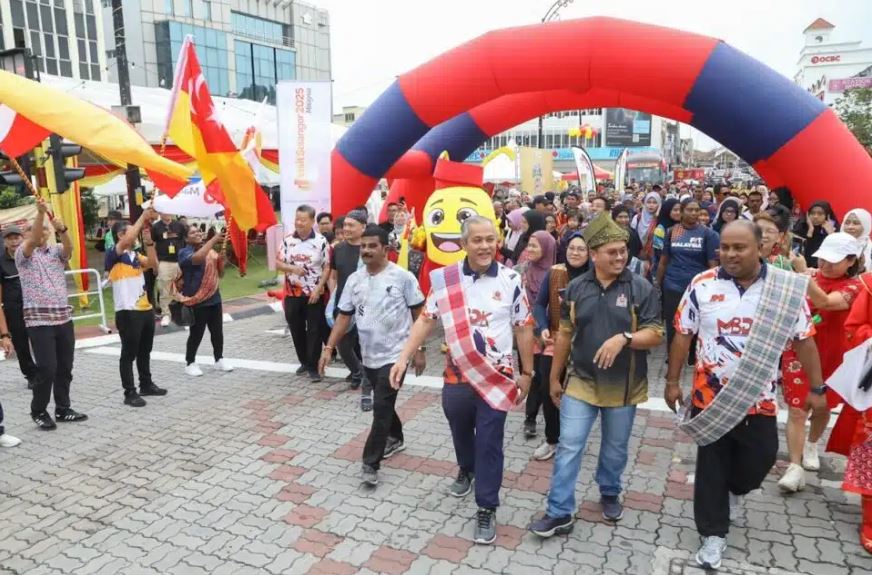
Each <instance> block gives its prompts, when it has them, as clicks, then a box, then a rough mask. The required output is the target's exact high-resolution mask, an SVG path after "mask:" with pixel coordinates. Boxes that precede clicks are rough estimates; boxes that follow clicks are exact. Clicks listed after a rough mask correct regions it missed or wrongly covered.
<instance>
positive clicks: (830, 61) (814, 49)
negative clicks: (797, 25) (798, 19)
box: [794, 18, 872, 106]
mask: <svg viewBox="0 0 872 575" xmlns="http://www.w3.org/2000/svg"><path fill="white" fill-rule="evenodd" d="M835 29H836V27H835V26H834V25H833V24H831V23H830V22H827V21H826V20H824V19H823V18H818V19H817V20H815V21H814V22H812V23H811V24H810V25H809V26H808V27H807V28H806V29H805V30H803V36H804V37H805V43H804V45H803V47H802V50H801V51H800V53H799V61H798V62H797V68H798V69H797V72H796V74H795V75H794V81H795V82H796V83H797V84H799V85H800V86H802V87H803V88H805V89H806V90H808V91H809V92H810V93H811V94H812V95H813V96H815V97H816V98H818V99H820V100H821V101H823V102H824V103H825V104H827V105H828V106H832V105H833V104H834V103H835V102H836V100H837V99H839V98H841V97H842V95H843V94H844V92H845V90H846V89H850V88H872V46H864V45H863V43H862V42H861V41H852V42H844V41H839V40H838V39H837V38H834V37H833V36H834V31H835Z"/></svg>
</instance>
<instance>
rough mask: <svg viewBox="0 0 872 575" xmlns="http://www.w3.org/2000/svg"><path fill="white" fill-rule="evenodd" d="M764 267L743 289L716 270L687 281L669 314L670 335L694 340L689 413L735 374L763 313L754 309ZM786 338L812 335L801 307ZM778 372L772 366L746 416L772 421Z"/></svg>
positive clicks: (706, 402) (808, 316)
mask: <svg viewBox="0 0 872 575" xmlns="http://www.w3.org/2000/svg"><path fill="white" fill-rule="evenodd" d="M768 267H769V266H768V265H767V264H765V263H764V264H762V265H761V266H760V275H759V276H758V277H757V280H756V281H755V282H754V283H753V284H751V285H750V286H749V287H748V288H747V289H745V288H743V287H742V286H740V285H739V284H738V283H737V282H736V280H735V279H734V278H733V277H732V276H730V275H729V274H728V273H727V272H726V270H724V269H723V268H720V267H717V268H713V269H710V270H707V271H705V272H703V273H701V274H699V275H697V276H696V277H695V278H693V281H692V282H691V283H690V286H688V288H687V291H685V292H684V297H682V299H681V303H680V304H679V305H678V311H676V313H675V329H676V330H677V331H679V332H680V333H683V334H686V335H690V334H697V336H698V337H699V340H698V343H697V346H696V370H695V374H694V378H693V390H692V392H691V393H692V396H691V399H692V401H693V406H694V407H695V408H697V409H704V408H705V407H707V406H708V405H709V404H710V403H711V402H712V400H713V399H714V397H715V396H716V395H717V394H718V392H719V391H720V390H721V389H722V388H723V387H724V386H725V385H728V384H729V381H730V378H732V377H733V374H734V373H735V372H736V367H737V366H738V363H739V359H740V358H741V357H742V352H743V351H744V349H745V344H746V343H747V341H748V335H749V333H750V332H751V327H752V326H753V325H754V320H755V318H756V317H757V314H759V313H766V310H758V307H759V305H760V298H761V296H762V295H763V285H764V283H765V279H766V274H767V270H768ZM792 332H793V338H794V339H795V340H803V339H806V338H809V337H812V336H813V335H814V334H815V328H814V324H813V323H812V321H811V313H810V312H809V309H808V305H807V304H806V303H805V302H803V304H802V307H801V308H800V309H798V310H797V317H796V322H795V323H794V326H793V330H792ZM778 368H779V365H778V363H776V364H774V365H773V366H772V374H771V375H770V376H769V378H768V380H767V382H766V385H765V386H764V389H763V391H762V393H761V394H760V397H759V398H758V399H757V402H756V404H755V405H753V406H752V407H751V409H750V410H749V411H748V413H749V414H750V415H775V414H776V412H777V411H778V400H777V398H776V395H775V386H776V382H777V379H778Z"/></svg>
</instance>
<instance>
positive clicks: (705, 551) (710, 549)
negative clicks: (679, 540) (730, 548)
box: [696, 535, 727, 569]
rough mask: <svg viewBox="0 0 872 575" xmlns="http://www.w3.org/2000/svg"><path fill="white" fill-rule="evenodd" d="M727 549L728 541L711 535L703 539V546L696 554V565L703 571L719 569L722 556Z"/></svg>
mask: <svg viewBox="0 0 872 575" xmlns="http://www.w3.org/2000/svg"><path fill="white" fill-rule="evenodd" d="M726 548H727V540H726V539H725V538H723V537H718V536H716V535H711V536H709V537H703V539H702V546H700V548H699V551H697V552H696V564H697V565H699V566H700V567H702V568H703V569H718V568H720V566H721V555H723V553H724V550H725V549H726Z"/></svg>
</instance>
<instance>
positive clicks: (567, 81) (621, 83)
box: [332, 18, 872, 213]
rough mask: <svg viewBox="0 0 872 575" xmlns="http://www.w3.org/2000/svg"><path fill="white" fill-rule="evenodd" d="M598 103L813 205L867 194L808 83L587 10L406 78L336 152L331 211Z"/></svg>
mask: <svg viewBox="0 0 872 575" xmlns="http://www.w3.org/2000/svg"><path fill="white" fill-rule="evenodd" d="M567 46H572V47H573V49H572V50H571V51H567V50H566V47H567ZM555 53H560V54H562V55H563V57H561V59H560V60H559V61H555V60H554V59H552V58H550V56H549V55H550V54H555ZM558 83H559V84H560V85H562V86H564V90H553V88H554V85H555V84H558ZM582 102H583V103H582ZM598 106H621V107H626V108H633V109H638V110H642V111H646V112H651V113H654V114H658V115H662V116H665V117H670V118H674V119H678V120H681V121H684V122H685V123H688V124H690V125H693V126H694V127H696V128H697V129H699V130H700V131H702V132H704V133H706V134H708V135H709V136H711V137H712V138H714V139H716V140H718V141H719V142H721V143H722V144H724V145H725V146H727V147H728V148H730V149H731V150H733V151H734V152H736V153H737V154H738V155H739V156H740V157H742V158H743V159H744V160H745V161H747V162H748V163H750V164H752V165H753V166H754V167H755V169H756V170H757V171H758V173H760V175H761V176H762V177H763V178H764V179H766V181H767V183H768V184H769V185H770V186H778V185H786V186H789V187H790V188H791V190H792V191H793V193H794V196H795V197H797V198H798V199H799V201H800V202H802V203H806V204H807V203H809V202H810V201H811V200H813V199H817V198H820V197H827V198H828V199H830V201H831V203H832V204H833V207H834V208H835V209H836V211H837V212H840V213H844V212H845V211H847V210H848V209H850V208H853V207H857V205H858V204H861V203H863V204H868V203H869V202H868V201H864V202H861V201H859V200H858V198H857V195H856V190H864V189H868V188H869V187H870V184H872V158H870V157H869V155H868V154H867V153H866V151H865V150H864V149H863V148H862V147H861V146H860V144H859V143H858V142H857V141H856V140H855V139H854V137H853V136H852V135H851V133H850V132H849V131H848V130H847V128H846V127H845V126H844V124H842V123H841V121H839V119H838V118H837V117H836V116H835V114H834V113H833V112H832V111H831V110H830V109H829V108H827V107H826V106H825V105H824V104H823V103H822V102H820V101H819V100H817V99H815V98H814V97H812V96H811V95H810V94H808V93H807V92H806V91H805V90H803V89H802V88H801V87H799V86H797V85H795V84H793V83H792V82H791V81H790V80H788V79H787V78H785V77H783V76H781V75H780V74H778V73H777V72H775V71H773V70H771V69H770V68H768V67H766V66H765V65H763V64H762V63H760V62H758V61H756V60H754V59H753V58H751V57H749V56H747V55H745V54H743V53H741V52H739V51H738V50H736V49H734V48H732V47H730V46H729V45H727V44H725V43H723V42H721V41H718V40H716V39H714V38H709V37H706V36H700V35H697V34H691V33H688V32H682V31H678V30H672V29H668V28H662V27H657V26H651V25H647V24H640V23H636V22H628V21H624V20H616V19H610V18H589V19H584V20H574V21H565V22H554V23H548V24H540V25H534V26H525V27H520V28H512V29H505V30H499V31H495V32H490V33H488V34H485V35H483V36H481V37H479V38H476V39H475V40H472V41H470V42H468V43H466V44H463V45H461V46H459V47H457V48H455V49H453V50H451V51H449V52H446V53H445V54H443V55H442V56H439V57H437V58H435V59H434V60H431V61H430V62H428V63H426V64H424V65H422V66H420V67H418V68H416V69H415V70H412V71H411V72H408V73H406V74H404V75H402V76H400V77H399V79H398V80H397V81H396V82H395V83H394V84H393V85H392V86H391V87H390V88H388V89H387V90H386V91H385V92H384V93H383V94H382V95H381V96H380V97H379V98H378V99H377V100H376V101H375V102H374V103H373V105H372V106H371V107H370V108H369V110H367V112H366V114H364V115H363V116H362V117H361V118H360V120H358V121H357V122H356V123H355V124H354V125H353V126H352V127H351V129H350V130H349V131H348V132H347V133H346V134H345V135H344V136H343V138H342V139H341V140H340V141H339V142H338V143H337V145H336V149H335V150H334V151H333V158H332V165H333V176H332V178H333V190H332V196H333V198H332V200H333V211H334V212H336V213H342V212H344V211H347V210H349V209H350V208H352V207H353V206H355V205H357V204H360V203H362V202H363V201H364V200H365V198H366V197H367V195H368V193H369V191H370V190H371V189H372V187H373V186H374V184H375V182H376V181H377V180H378V178H380V177H381V176H383V175H385V174H386V173H388V172H389V170H390V169H391V166H394V164H395V163H396V164H397V165H396V166H395V167H394V169H393V170H391V173H390V175H391V176H392V177H407V176H413V177H414V176H416V175H418V174H423V173H426V171H427V170H428V169H432V165H433V160H434V158H435V156H434V155H433V154H434V151H435V150H437V149H439V148H441V149H439V151H441V150H443V149H447V150H449V154H450V155H451V157H452V158H458V157H466V155H468V153H470V152H471V151H472V150H474V149H475V147H477V146H478V145H479V144H480V143H481V142H482V141H484V140H485V139H486V138H487V137H489V136H491V135H493V134H495V133H498V132H500V131H502V130H504V129H506V128H508V127H510V126H512V125H516V124H518V123H520V122H523V121H524V120H527V119H529V118H532V117H535V116H538V115H541V114H544V113H547V112H549V111H556V110H560V109H566V108H579V107H598ZM452 150H457V151H458V153H451V151H452ZM464 150H466V154H461V153H459V152H462V151H464ZM407 151H408V152H409V154H408V155H407V156H406V157H403V155H404V154H405V153H406V152H407ZM435 153H436V155H438V151H437V152H435ZM401 157H403V158H402V160H401V161H400V162H399V163H397V161H398V160H400V158H401ZM843 191H844V193H843Z"/></svg>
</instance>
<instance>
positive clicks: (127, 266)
mask: <svg viewBox="0 0 872 575" xmlns="http://www.w3.org/2000/svg"><path fill="white" fill-rule="evenodd" d="M146 261H147V260H146V257H145V256H143V255H140V254H137V253H136V252H134V251H133V250H128V251H126V252H124V253H122V254H119V253H118V252H117V251H116V250H114V249H113V250H111V251H109V252H106V269H107V270H109V280H110V281H111V282H112V301H113V302H114V304H115V311H148V310H150V309H152V306H151V302H149V301H148V295H147V294H146V293H145V276H144V275H143V269H142V267H143V264H144V263H145V262H146Z"/></svg>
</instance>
